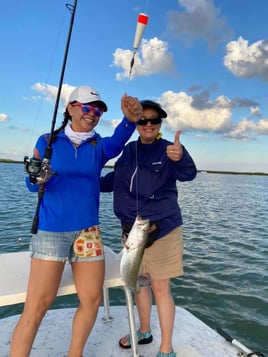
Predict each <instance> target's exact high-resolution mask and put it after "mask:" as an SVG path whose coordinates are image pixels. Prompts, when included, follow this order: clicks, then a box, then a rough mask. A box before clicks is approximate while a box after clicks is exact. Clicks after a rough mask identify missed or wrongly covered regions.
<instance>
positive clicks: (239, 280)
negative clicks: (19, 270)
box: [0, 163, 268, 357]
mask: <svg viewBox="0 0 268 357" xmlns="http://www.w3.org/2000/svg"><path fill="white" fill-rule="evenodd" d="M104 170H105V171H107V170H109V169H104ZM24 176H25V174H24V171H23V166H22V165H21V164H4V163H0V253H4V252H14V251H20V250H26V249H28V245H29V240H30V233H29V232H30V228H31V223H32V216H33V212H34V209H35V207H36V195H35V194H32V193H30V192H28V191H27V189H26V188H25V186H24ZM178 188H179V197H180V205H181V208H182V213H183V218H184V241H185V253H184V266H185V268H184V270H185V275H184V276H183V277H182V278H178V279H174V280H173V281H172V292H173V295H174V298H175V302H176V304H177V305H180V306H182V307H184V308H186V309H188V310H189V311H191V312H192V313H193V314H194V315H196V316H197V317H199V318H200V319H201V320H202V321H204V322H205V323H206V324H208V325H209V326H211V327H212V328H217V327H222V328H223V329H225V330H226V331H227V332H228V333H229V334H231V335H232V336H233V337H234V338H236V339H238V340H239V341H241V342H242V343H243V344H245V345H246V346H247V347H249V348H250V349H255V350H256V349H257V350H261V351H262V352H263V353H266V354H268V262H267V256H268V220H267V217H268V176H247V175H223V174H205V173H200V174H198V176H197V178H196V179H195V180H194V181H192V182H186V183H179V184H178ZM100 220H101V227H102V232H103V239H104V243H105V244H106V245H109V246H110V247H111V248H112V249H114V250H115V251H117V252H119V250H120V239H119V237H120V225H119V221H118V220H117V219H116V218H115V217H114V216H113V214H112V194H110V193H108V194H107V193H105V194H103V195H102V196H101V212H100ZM76 304H77V300H76V297H75V296H68V297H66V296H65V297H59V298H57V299H56V302H55V303H54V305H53V307H54V308H59V307H63V306H64V307H66V306H67V307H74V306H75V305H76ZM111 304H112V305H115V304H124V294H123V293H122V292H121V290H117V289H112V291H111ZM21 309H22V305H21V304H18V305H16V306H11V307H3V308H0V317H5V316H9V315H11V314H14V313H20V312H21ZM213 357H214V356H213ZM220 357H221V356H220Z"/></svg>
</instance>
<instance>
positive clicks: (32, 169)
mask: <svg viewBox="0 0 268 357" xmlns="http://www.w3.org/2000/svg"><path fill="white" fill-rule="evenodd" d="M76 6H77V0H74V4H73V5H71V4H66V7H67V9H68V10H69V11H70V13H71V19H70V25H69V31H68V36H67V41H66V46H65V52H64V58H63V64H62V68H61V74H60V80H59V85H58V91H57V97H56V102H55V107H54V112H53V117H52V122H51V129H50V136H49V142H48V145H47V147H46V150H45V155H44V159H43V161H42V162H40V160H38V159H36V158H34V159H30V160H29V158H28V157H25V158H24V164H25V166H26V169H27V171H28V172H29V174H30V178H31V175H32V177H33V176H36V177H39V178H41V177H42V175H43V174H45V175H44V177H45V178H46V177H47V175H48V174H55V173H50V172H49V163H50V159H51V156H52V151H53V149H52V142H53V140H54V139H55V137H54V130H55V125H56V119H57V113H58V107H59V101H60V95H61V89H62V83H63V78H64V72H65V67H66V63H67V58H68V52H69V46H70V41H71V35H72V29H73V23H74V17H75V12H76ZM45 184H46V179H44V180H43V181H39V189H38V201H37V207H36V210H35V215H34V218H33V223H32V229H31V233H32V234H36V233H37V231H38V224H39V211H40V207H41V202H42V199H43V195H44V193H45Z"/></svg>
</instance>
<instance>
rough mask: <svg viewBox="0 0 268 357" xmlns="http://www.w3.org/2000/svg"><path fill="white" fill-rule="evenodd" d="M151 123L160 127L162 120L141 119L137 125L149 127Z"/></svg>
mask: <svg viewBox="0 0 268 357" xmlns="http://www.w3.org/2000/svg"><path fill="white" fill-rule="evenodd" d="M149 122H150V123H151V124H152V125H158V124H161V123H162V118H151V119H146V118H141V119H140V120H139V121H138V122H137V124H138V125H147V124H148V123H149Z"/></svg>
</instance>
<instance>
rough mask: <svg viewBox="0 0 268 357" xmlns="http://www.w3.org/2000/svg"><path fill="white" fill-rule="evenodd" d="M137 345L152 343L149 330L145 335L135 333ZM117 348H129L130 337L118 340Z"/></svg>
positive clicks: (138, 332)
mask: <svg viewBox="0 0 268 357" xmlns="http://www.w3.org/2000/svg"><path fill="white" fill-rule="evenodd" d="M137 338H138V345H147V343H151V342H152V341H153V335H152V334H151V329H150V330H149V331H147V332H145V333H143V332H140V329H138V331H137ZM119 346H120V347H121V348H124V349H127V348H131V343H130V335H126V336H124V337H122V338H121V339H120V340H119Z"/></svg>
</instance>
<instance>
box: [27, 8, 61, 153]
mask: <svg viewBox="0 0 268 357" xmlns="http://www.w3.org/2000/svg"><path fill="white" fill-rule="evenodd" d="M66 18H67V14H66V13H64V16H63V17H62V21H61V25H60V26H59V31H58V32H57V38H56V41H55V45H54V50H51V51H50V52H51V56H50V61H49V66H48V70H47V75H46V79H45V83H49V78H50V77H51V73H52V68H53V66H54V63H55V58H56V55H57V49H58V48H59V43H60V38H62V34H63V28H64V24H65V22H66ZM43 104H44V97H43V98H42V100H40V101H39V105H38V108H37V112H36V115H35V116H34V120H33V124H32V128H31V131H30V135H29V141H28V144H27V145H26V150H25V155H26V153H27V152H29V151H30V147H32V146H33V145H32V142H33V136H34V131H35V128H36V126H37V122H38V119H39V117H40V112H41V109H42V106H43Z"/></svg>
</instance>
